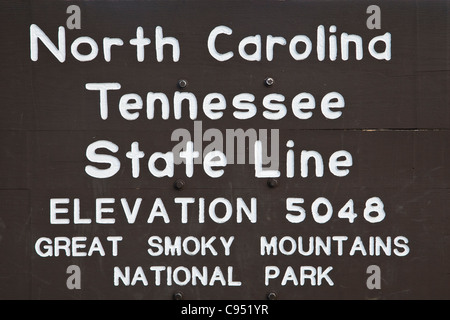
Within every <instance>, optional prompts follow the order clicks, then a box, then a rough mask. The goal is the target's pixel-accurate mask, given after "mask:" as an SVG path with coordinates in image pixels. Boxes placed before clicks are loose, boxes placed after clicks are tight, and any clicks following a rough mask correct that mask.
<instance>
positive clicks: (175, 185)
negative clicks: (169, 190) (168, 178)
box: [173, 179, 186, 190]
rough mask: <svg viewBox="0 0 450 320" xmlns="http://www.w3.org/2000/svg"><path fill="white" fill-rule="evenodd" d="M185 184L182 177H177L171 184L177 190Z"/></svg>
mask: <svg viewBox="0 0 450 320" xmlns="http://www.w3.org/2000/svg"><path fill="white" fill-rule="evenodd" d="M185 185H186V182H184V180H183V179H178V180H177V181H175V183H174V184H173V186H174V187H175V189H177V190H181V189H183V188H184V186H185Z"/></svg>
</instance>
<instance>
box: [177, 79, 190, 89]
mask: <svg viewBox="0 0 450 320" xmlns="http://www.w3.org/2000/svg"><path fill="white" fill-rule="evenodd" d="M187 85H188V82H187V80H184V79H181V80H178V88H180V89H184V88H186V87H187Z"/></svg>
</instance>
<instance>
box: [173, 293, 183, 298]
mask: <svg viewBox="0 0 450 320" xmlns="http://www.w3.org/2000/svg"><path fill="white" fill-rule="evenodd" d="M173 300H183V293H181V292H176V293H174V295H173Z"/></svg>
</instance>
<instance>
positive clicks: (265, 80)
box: [264, 77, 275, 87]
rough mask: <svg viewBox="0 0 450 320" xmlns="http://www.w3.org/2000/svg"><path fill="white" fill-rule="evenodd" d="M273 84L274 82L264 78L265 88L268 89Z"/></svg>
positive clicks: (271, 79)
mask: <svg viewBox="0 0 450 320" xmlns="http://www.w3.org/2000/svg"><path fill="white" fill-rule="evenodd" d="M274 83H275V80H273V78H270V77H269V78H266V79H264V84H265V85H266V86H267V87H270V86H272V85H273V84H274Z"/></svg>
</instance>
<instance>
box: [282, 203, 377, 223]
mask: <svg viewBox="0 0 450 320" xmlns="http://www.w3.org/2000/svg"><path fill="white" fill-rule="evenodd" d="M304 202H305V200H304V199H303V198H287V199H286V209H287V211H288V213H287V214H286V219H287V220H288V221H289V222H291V223H300V222H303V221H304V220H305V218H306V215H307V211H306V210H305V208H304V207H302V205H303V204H304ZM310 213H311V215H312V218H313V219H314V221H315V222H317V223H326V222H328V221H330V219H331V217H332V216H333V213H334V210H333V205H332V204H331V202H330V201H329V200H328V199H327V198H324V197H319V198H317V199H316V200H314V202H313V203H312V204H311V208H310ZM337 215H338V218H341V219H348V221H349V222H350V223H353V222H354V221H355V218H356V217H357V216H358V214H357V213H355V210H354V203H353V200H352V199H350V200H348V201H347V203H346V204H345V205H344V206H343V207H342V208H340V209H339V211H338V213H337ZM363 217H364V219H365V220H366V221H367V222H370V223H378V222H381V221H383V219H384V218H385V217H386V212H384V204H383V201H381V199H380V198H378V197H372V198H370V199H368V200H367V201H366V204H365V206H364V210H363Z"/></svg>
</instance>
